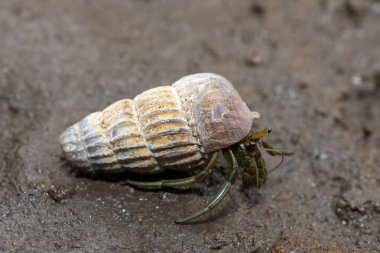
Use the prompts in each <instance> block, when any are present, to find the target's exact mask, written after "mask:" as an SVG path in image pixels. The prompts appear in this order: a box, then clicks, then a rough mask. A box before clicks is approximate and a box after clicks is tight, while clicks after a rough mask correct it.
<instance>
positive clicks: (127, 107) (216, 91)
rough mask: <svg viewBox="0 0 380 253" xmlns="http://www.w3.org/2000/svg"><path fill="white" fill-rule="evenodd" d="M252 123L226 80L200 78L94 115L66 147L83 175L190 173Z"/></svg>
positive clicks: (67, 137) (66, 136)
mask: <svg viewBox="0 0 380 253" xmlns="http://www.w3.org/2000/svg"><path fill="white" fill-rule="evenodd" d="M252 120H253V118H252V114H251V112H250V111H249V109H248V107H247V106H246V105H245V103H244V102H243V101H242V100H241V98H240V96H239V95H238V93H237V92H236V90H235V89H234V88H233V86H232V85H231V84H230V83H229V82H228V81H227V80H226V79H225V78H224V77H222V76H219V75H216V74H211V73H200V74H194V75H189V76H186V77H183V78H181V79H180V80H178V81H177V82H175V83H174V84H173V85H172V86H160V87H157V88H153V89H150V90H147V91H145V92H143V93H141V94H140V95H138V96H136V97H135V99H133V100H131V99H123V100H119V101H117V102H115V103H113V104H111V105H110V106H108V107H107V108H106V109H104V110H103V111H101V112H95V113H92V114H89V115H88V116H86V117H85V118H83V119H82V120H81V121H79V122H78V123H76V124H74V125H73V126H71V127H69V128H68V129H67V130H66V131H64V132H63V133H62V134H61V136H60V142H61V146H62V149H63V152H64V154H65V157H66V159H67V160H68V161H69V163H70V165H71V166H72V167H73V168H75V169H77V170H78V171H82V172H90V171H105V172H120V171H130V172H136V173H142V174H148V173H157V172H160V171H163V170H165V169H172V170H186V169H193V168H199V167H201V166H204V165H205V163H206V161H207V159H208V154H210V153H212V152H214V151H216V150H219V149H222V148H225V147H228V146H230V145H232V144H234V143H236V142H238V141H239V140H241V139H242V138H244V137H245V136H246V135H247V134H248V132H249V130H250V128H251V125H252ZM213 129H215V131H213Z"/></svg>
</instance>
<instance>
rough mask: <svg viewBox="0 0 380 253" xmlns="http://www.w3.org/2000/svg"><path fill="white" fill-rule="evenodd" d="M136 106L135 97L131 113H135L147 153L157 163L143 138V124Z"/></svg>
mask: <svg viewBox="0 0 380 253" xmlns="http://www.w3.org/2000/svg"><path fill="white" fill-rule="evenodd" d="M136 97H137V96H136ZM136 107H137V105H136V98H135V99H134V103H133V106H132V110H133V113H134V114H135V115H136V118H137V122H138V124H137V125H138V128H139V132H140V135H141V137H142V139H143V142H144V144H145V147H146V148H147V149H148V150H149V153H150V155H151V158H153V159H154V163H155V164H156V165H158V164H159V163H158V161H157V159H156V157H155V156H154V152H152V150H151V149H150V147H149V145H148V142H147V140H146V139H145V136H144V132H143V126H142V125H141V122H140V115H139V113H138V111H137V108H136Z"/></svg>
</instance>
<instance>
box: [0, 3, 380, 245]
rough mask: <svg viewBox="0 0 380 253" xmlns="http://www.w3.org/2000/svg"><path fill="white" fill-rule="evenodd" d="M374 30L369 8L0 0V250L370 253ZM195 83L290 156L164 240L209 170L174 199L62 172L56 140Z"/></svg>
mask: <svg viewBox="0 0 380 253" xmlns="http://www.w3.org/2000/svg"><path fill="white" fill-rule="evenodd" d="M379 24H380V2H379V1H372V0H369V1H361V0H358V1H355V0H351V1H343V0H332V1H328V0H325V1H322V0H321V1H308V0H298V1H275V0H271V1H227V0H226V1H216V0H211V1H201V0H197V1H150V0H145V1H137V0H135V1H122V0H119V1H116V0H115V1H100V0H99V1H77V0H71V1H58V0H56V1H45V0H44V1H42V0H41V1H37V0H34V1H15V0H2V1H1V2H0V129H1V133H0V251H4V252H6V251H9V252H94V251H98V252H106V251H108V252H267V251H271V252H376V251H380V246H379V245H380V225H379V224H380V134H379V133H380V25H379ZM206 71H207V72H215V73H219V74H222V75H224V76H226V77H227V78H228V79H229V80H231V81H232V82H233V83H234V84H235V86H236V88H237V90H238V91H239V92H240V94H241V96H242V97H243V99H244V100H245V101H246V102H247V104H248V105H249V107H250V108H251V109H254V110H257V111H259V112H260V113H261V114H262V118H261V119H260V120H259V121H258V122H257V124H256V127H257V128H262V127H266V126H269V127H271V128H272V129H273V132H272V133H271V135H270V136H268V138H267V140H268V141H270V142H272V143H273V144H274V145H275V146H277V147H283V148H285V147H286V148H289V149H293V150H295V152H296V154H295V155H294V156H293V157H290V158H287V159H286V161H285V162H284V164H283V166H282V167H281V168H280V169H277V170H276V171H275V172H273V173H271V174H270V177H269V180H268V182H267V184H266V185H265V186H264V187H262V188H261V189H260V190H256V189H252V190H248V191H245V192H241V191H240V190H239V185H238V184H237V185H236V186H234V187H233V189H232V191H231V194H230V196H229V197H228V198H227V200H226V201H225V202H224V203H223V204H222V205H221V206H219V207H218V208H217V209H216V210H215V211H214V212H212V213H211V214H210V215H208V216H206V217H203V218H202V219H200V220H198V221H197V222H196V223H195V224H192V225H186V226H180V225H176V224H174V223H173V220H174V219H176V218H178V217H179V216H182V215H184V214H188V213H189V212H190V211H192V210H195V209H196V208H198V207H200V206H202V205H203V204H204V203H205V202H206V201H207V200H209V199H210V198H211V197H212V196H213V194H214V193H215V192H216V191H217V189H218V187H219V186H220V184H221V183H222V180H223V176H224V174H223V164H219V165H218V168H219V169H217V170H215V172H214V173H213V175H212V176H211V178H210V179H209V180H208V181H207V182H206V183H204V184H199V185H194V186H193V187H191V188H188V189H187V190H186V189H185V190H177V191H176V190H167V191H140V190H136V189H133V188H130V187H128V186H126V185H124V184H123V179H125V176H124V175H120V176H117V177H113V178H109V177H103V176H99V177H96V178H88V177H79V176H77V175H75V174H74V173H72V172H71V171H70V168H69V166H68V165H67V164H66V163H65V161H64V160H63V158H62V152H61V149H60V147H59V143H58V139H57V137H58V135H59V134H60V133H61V132H62V131H63V130H64V129H65V128H66V127H68V126H69V125H71V124H72V123H74V122H76V121H78V120H79V119H81V118H82V117H83V116H85V115H86V114H88V113H90V112H93V111H96V110H101V109H103V108H104V107H106V106H107V105H109V104H110V103H112V102H114V101H116V100H119V99H122V98H125V97H128V98H132V97H134V96H135V95H136V94H138V93H140V92H142V91H144V90H146V89H148V88H151V87H154V86H157V85H166V84H170V83H172V82H173V81H175V80H177V79H178V78H180V77H181V76H184V75H186V74H190V73H195V72H206ZM277 162H278V159H273V158H270V157H268V163H269V166H274V165H275V164H276V163H277ZM166 176H170V173H169V175H166Z"/></svg>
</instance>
